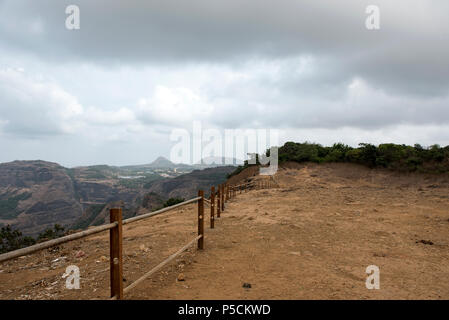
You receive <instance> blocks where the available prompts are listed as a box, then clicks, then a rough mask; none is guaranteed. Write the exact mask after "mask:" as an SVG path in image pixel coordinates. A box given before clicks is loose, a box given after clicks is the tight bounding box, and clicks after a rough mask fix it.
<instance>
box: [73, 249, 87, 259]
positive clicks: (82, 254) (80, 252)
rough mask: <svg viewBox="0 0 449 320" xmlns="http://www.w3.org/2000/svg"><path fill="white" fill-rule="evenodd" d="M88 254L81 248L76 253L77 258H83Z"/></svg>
mask: <svg viewBox="0 0 449 320" xmlns="http://www.w3.org/2000/svg"><path fill="white" fill-rule="evenodd" d="M85 255H86V254H85V253H84V251H82V250H80V251H78V252H77V253H76V254H75V258H81V257H84V256H85Z"/></svg>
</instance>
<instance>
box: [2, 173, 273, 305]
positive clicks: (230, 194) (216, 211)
mask: <svg viewBox="0 0 449 320" xmlns="http://www.w3.org/2000/svg"><path fill="white" fill-rule="evenodd" d="M273 186H277V183H276V182H275V181H274V179H273V178H272V177H271V178H270V179H268V180H257V181H251V182H248V183H244V184H239V185H229V184H226V183H224V184H220V185H218V186H217V189H216V190H215V186H212V187H211V190H210V198H209V199H206V198H205V197H204V191H203V190H199V191H198V196H197V197H195V198H192V199H189V200H187V201H184V202H181V203H178V204H175V205H173V206H170V207H166V208H163V209H160V210H157V211H153V212H149V213H145V214H142V215H139V216H135V217H132V218H128V219H125V220H122V209H121V208H112V209H110V211H109V216H110V223H108V224H104V225H101V226H98V227H93V228H91V229H88V230H85V231H80V232H77V233H73V234H70V235H67V236H64V237H61V238H57V239H53V240H49V241H45V242H42V243H38V244H35V245H32V246H29V247H26V248H22V249H18V250H14V251H10V252H7V253H4V254H1V255H0V263H2V262H5V261H8V260H12V259H15V258H18V257H21V256H25V255H28V254H31V253H34V252H37V251H40V250H44V249H47V248H50V247H53V246H57V245H60V244H63V243H66V242H69V241H74V240H77V239H81V238H85V237H87V236H90V235H93V234H96V233H100V232H103V231H106V230H109V264H110V288H111V299H113V300H115V299H123V296H124V294H126V293H128V292H129V291H130V290H131V289H133V288H134V287H136V286H137V285H138V284H139V283H141V282H142V281H144V280H145V279H147V278H148V277H150V276H151V275H152V274H154V273H155V272H157V271H159V270H160V269H162V268H163V267H164V266H165V265H167V264H168V263H169V262H171V261H172V260H173V259H175V258H176V257H178V256H179V255H180V254H182V253H183V252H185V251H186V250H187V249H188V248H190V247H191V246H192V245H193V244H194V243H197V247H198V249H199V250H203V249H204V203H207V204H208V205H209V207H210V228H211V229H213V228H215V215H216V216H217V218H220V217H221V214H222V212H224V211H225V203H226V202H228V201H229V200H230V199H232V198H234V197H236V196H237V194H238V193H242V192H247V191H248V190H251V189H256V190H257V189H266V188H271V187H273ZM195 202H196V203H198V235H197V236H196V237H195V238H193V239H192V240H190V241H189V242H188V243H187V244H185V245H184V246H183V247H182V248H180V249H179V250H178V251H176V252H175V253H173V254H172V255H170V256H169V257H168V258H167V259H165V260H164V261H162V262H161V263H159V264H158V265H157V266H156V267H154V268H153V269H151V270H150V271H148V272H147V273H145V274H144V275H143V276H141V277H140V278H139V279H137V280H136V281H134V282H133V283H131V284H130V285H129V286H127V287H126V288H123V245H122V243H123V225H126V224H128V223H132V222H135V221H139V220H142V219H147V218H150V217H154V216H156V215H159V214H162V213H165V212H168V211H171V210H173V209H176V208H178V207H181V206H184V205H187V204H191V203H195Z"/></svg>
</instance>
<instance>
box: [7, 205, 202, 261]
mask: <svg viewBox="0 0 449 320" xmlns="http://www.w3.org/2000/svg"><path fill="white" fill-rule="evenodd" d="M199 199H201V197H196V198H193V199H190V200H187V201H184V202H181V203H178V204H175V205H173V206H170V207H167V208H163V209H161V210H157V211H154V212H150V213H146V214H142V215H140V216H137V217H132V218H129V219H126V220H123V222H122V224H128V223H131V222H134V221H138V220H141V219H146V218H149V217H153V216H156V215H158V214H161V213H164V212H167V211H170V210H173V209H175V208H177V207H180V206H183V205H186V204H189V203H192V202H196V201H198V200H199ZM116 226H117V222H113V223H108V224H104V225H101V226H98V227H93V228H90V229H87V230H84V231H80V232H77V233H73V234H69V235H67V236H64V237H61V238H57V239H53V240H49V241H45V242H42V243H38V244H35V245H32V246H29V247H26V248H22V249H18V250H14V251H10V252H7V253H3V254H1V255H0V262H4V261H7V260H11V259H14V258H18V257H21V256H25V255H28V254H31V253H34V252H36V251H39V250H43V249H47V248H50V247H53V246H56V245H59V244H62V243H65V242H69V241H73V240H77V239H81V238H84V237H87V236H90V235H92V234H96V233H100V232H103V231H106V230H109V229H112V228H115V227H116Z"/></svg>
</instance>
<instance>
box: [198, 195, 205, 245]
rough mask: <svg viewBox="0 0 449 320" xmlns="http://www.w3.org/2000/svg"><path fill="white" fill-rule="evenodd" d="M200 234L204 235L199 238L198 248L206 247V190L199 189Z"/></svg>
mask: <svg viewBox="0 0 449 320" xmlns="http://www.w3.org/2000/svg"><path fill="white" fill-rule="evenodd" d="M198 197H201V199H199V200H198V235H201V236H202V237H201V238H199V239H198V249H200V250H202V249H204V191H203V190H198Z"/></svg>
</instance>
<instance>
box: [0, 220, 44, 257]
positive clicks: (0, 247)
mask: <svg viewBox="0 0 449 320" xmlns="http://www.w3.org/2000/svg"><path fill="white" fill-rule="evenodd" d="M35 243H36V240H34V239H33V238H31V237H28V236H27V237H24V236H22V232H20V231H18V230H13V229H12V228H11V226H10V225H7V226H6V227H2V228H1V230H0V253H5V252H8V251H13V250H17V249H20V248H24V247H28V246H31V245H33V244H35Z"/></svg>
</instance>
